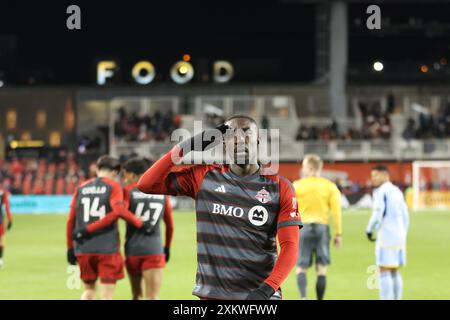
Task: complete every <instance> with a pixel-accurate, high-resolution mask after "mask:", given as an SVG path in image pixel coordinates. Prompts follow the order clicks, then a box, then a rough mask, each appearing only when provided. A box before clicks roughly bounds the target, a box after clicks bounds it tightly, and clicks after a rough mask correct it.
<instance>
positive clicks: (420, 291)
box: [0, 211, 450, 299]
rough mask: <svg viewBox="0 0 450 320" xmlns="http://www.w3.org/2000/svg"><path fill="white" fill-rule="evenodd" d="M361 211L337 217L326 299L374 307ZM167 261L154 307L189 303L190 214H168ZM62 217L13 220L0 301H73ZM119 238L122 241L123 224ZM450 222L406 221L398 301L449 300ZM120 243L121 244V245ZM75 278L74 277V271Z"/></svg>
mask: <svg viewBox="0 0 450 320" xmlns="http://www.w3.org/2000/svg"><path fill="white" fill-rule="evenodd" d="M368 218H369V212H368V211H346V212H345V213H344V246H343V247H342V248H341V249H340V250H335V249H332V254H331V257H332V265H331V267H330V269H329V276H328V280H327V282H328V287H327V292H326V296H325V297H326V298H327V299H378V291H377V290H376V289H369V288H368V284H369V285H373V284H374V283H375V281H374V280H375V279H376V277H374V274H373V271H372V270H371V266H372V265H373V263H374V259H375V258H374V244H373V243H370V242H369V241H367V240H366V237H365V233H364V230H365V226H366V223H367V221H368ZM174 219H175V235H174V241H173V249H172V257H171V261H170V262H169V264H168V266H167V268H166V269H165V271H164V282H163V286H162V291H161V299H196V298H195V297H193V296H192V295H191V290H192V288H193V285H194V280H195V269H196V257H195V255H196V245H195V217H194V214H193V212H181V211H179V212H175V214H174ZM65 222H66V217H65V216H64V215H16V216H15V223H14V228H13V230H12V231H11V232H9V233H7V235H6V248H5V256H4V260H5V267H4V269H2V270H0V299H78V298H79V297H80V295H81V292H82V289H81V288H80V289H77V285H78V284H79V283H77V281H76V280H77V278H76V274H74V273H73V272H74V270H71V269H70V268H69V269H68V265H67V263H66V248H65ZM121 227H122V234H123V223H122V225H121ZM448 230H450V214H449V213H448V212H447V213H446V212H440V213H439V212H423V213H413V214H411V229H410V233H409V242H408V266H407V267H405V268H404V269H403V270H402V273H403V279H404V288H405V292H404V298H405V299H450V291H449V290H448V288H450V277H448V268H449V266H450V255H449V254H448V244H449V243H450V232H448ZM122 243H123V241H122ZM75 271H76V270H75ZM308 285H309V287H308V295H309V298H310V299H314V297H315V294H314V285H315V272H314V270H313V269H311V270H310V271H309V272H308ZM283 293H284V297H285V299H297V298H298V293H297V287H296V282H295V271H294V270H293V271H292V273H291V275H290V276H289V278H288V279H287V280H286V282H285V283H284V285H283ZM116 298H117V299H129V298H130V286H129V284H128V279H123V280H122V281H120V282H118V286H117V291H116Z"/></svg>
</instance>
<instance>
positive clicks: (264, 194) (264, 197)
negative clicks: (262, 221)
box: [255, 188, 272, 203]
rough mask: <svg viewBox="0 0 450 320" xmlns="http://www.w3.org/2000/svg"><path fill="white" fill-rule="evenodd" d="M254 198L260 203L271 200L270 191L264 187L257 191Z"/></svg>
mask: <svg viewBox="0 0 450 320" xmlns="http://www.w3.org/2000/svg"><path fill="white" fill-rule="evenodd" d="M255 198H256V199H258V200H259V202H261V203H267V202H269V201H270V200H272V197H271V196H270V193H269V192H268V191H267V190H266V189H264V188H262V189H261V190H259V191H258V193H257V194H256V197H255Z"/></svg>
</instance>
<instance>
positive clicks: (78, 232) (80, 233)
mask: <svg viewBox="0 0 450 320" xmlns="http://www.w3.org/2000/svg"><path fill="white" fill-rule="evenodd" d="M88 237H89V232H88V231H87V229H86V228H79V229H75V231H74V232H73V233H72V239H73V240H74V241H76V242H78V243H80V244H81V243H83V242H84V240H86V239H87V238H88Z"/></svg>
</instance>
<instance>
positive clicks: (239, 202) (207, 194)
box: [197, 189, 279, 212]
mask: <svg viewBox="0 0 450 320" xmlns="http://www.w3.org/2000/svg"><path fill="white" fill-rule="evenodd" d="M272 199H274V200H275V201H276V202H274V201H270V202H267V203H262V202H260V201H258V199H256V198H255V197H252V198H251V197H242V196H238V195H236V194H230V193H219V192H214V191H209V190H204V189H201V190H200V191H199V192H198V193H197V201H203V202H208V203H219V204H224V205H229V206H234V207H241V208H248V209H251V208H252V207H254V206H256V205H262V206H264V207H265V208H266V209H267V210H268V211H271V212H278V211H279V200H278V195H277V196H276V197H272Z"/></svg>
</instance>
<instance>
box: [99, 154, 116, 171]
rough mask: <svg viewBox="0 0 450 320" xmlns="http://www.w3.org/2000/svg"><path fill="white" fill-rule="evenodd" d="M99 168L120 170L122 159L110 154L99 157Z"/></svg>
mask: <svg viewBox="0 0 450 320" xmlns="http://www.w3.org/2000/svg"><path fill="white" fill-rule="evenodd" d="M97 168H98V169H99V170H101V169H107V170H111V171H120V161H119V160H118V159H116V158H113V157H111V156H108V155H104V156H101V157H100V158H98V159H97Z"/></svg>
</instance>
